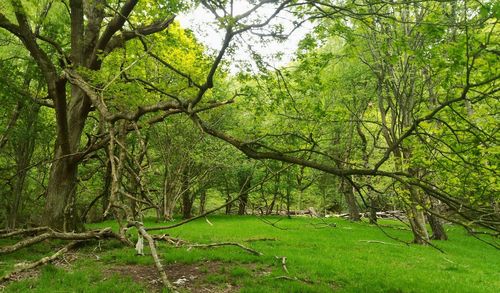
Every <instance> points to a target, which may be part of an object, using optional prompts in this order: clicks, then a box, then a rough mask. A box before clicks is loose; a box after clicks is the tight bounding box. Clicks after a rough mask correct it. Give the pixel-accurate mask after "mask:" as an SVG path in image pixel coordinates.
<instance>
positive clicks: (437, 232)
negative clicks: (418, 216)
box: [427, 214, 448, 240]
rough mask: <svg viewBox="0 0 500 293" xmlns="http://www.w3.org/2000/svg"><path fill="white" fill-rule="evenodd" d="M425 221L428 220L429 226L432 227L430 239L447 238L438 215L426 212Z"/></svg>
mask: <svg viewBox="0 0 500 293" xmlns="http://www.w3.org/2000/svg"><path fill="white" fill-rule="evenodd" d="M427 221H429V225H430V226H431V229H432V236H431V239H434V240H448V235H446V231H445V230H444V227H443V223H442V222H441V220H440V219H439V218H438V217H436V216H434V215H431V214H427Z"/></svg>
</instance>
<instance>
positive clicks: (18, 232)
mask: <svg viewBox="0 0 500 293" xmlns="http://www.w3.org/2000/svg"><path fill="white" fill-rule="evenodd" d="M47 230H49V228H48V227H36V228H29V229H19V230H5V231H0V238H8V237H13V236H17V235H23V234H30V233H38V232H45V231H47Z"/></svg>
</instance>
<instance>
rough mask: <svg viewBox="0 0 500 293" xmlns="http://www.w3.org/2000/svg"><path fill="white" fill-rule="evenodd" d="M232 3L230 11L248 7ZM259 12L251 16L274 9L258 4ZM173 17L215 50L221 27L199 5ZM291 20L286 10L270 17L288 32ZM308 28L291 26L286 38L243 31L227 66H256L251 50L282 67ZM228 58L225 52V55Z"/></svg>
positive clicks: (245, 4)
mask: <svg viewBox="0 0 500 293" xmlns="http://www.w3.org/2000/svg"><path fill="white" fill-rule="evenodd" d="M238 2H239V3H236V4H235V5H234V7H235V11H234V14H240V13H243V12H245V11H246V10H248V9H250V6H249V5H248V3H247V2H242V1H238ZM259 11H260V13H259V15H256V16H254V18H264V17H268V16H269V15H270V14H272V13H273V12H274V9H273V8H272V7H266V6H264V7H262V9H261V10H259ZM177 20H178V21H179V22H180V23H181V25H182V27H184V28H187V29H190V30H191V31H193V32H194V34H195V35H196V37H197V39H198V40H200V41H201V42H203V43H204V44H205V45H206V46H207V47H208V48H209V49H210V50H213V51H218V50H219V49H220V46H221V44H222V40H223V38H224V31H223V29H220V28H218V27H217V23H216V20H215V16H214V15H213V14H212V13H211V12H210V11H208V10H207V9H206V8H205V7H203V6H197V7H196V8H194V9H191V10H189V11H186V12H184V13H181V14H180V15H179V16H177ZM294 23H297V20H296V19H295V17H294V16H293V15H292V14H291V13H288V12H282V13H281V14H280V15H279V16H278V17H276V18H275V19H274V20H273V21H272V23H271V24H272V25H281V26H283V28H284V33H285V34H288V33H289V32H291V31H292V30H293V27H294ZM311 30H312V24H310V23H303V24H302V25H301V26H300V27H299V28H297V29H295V30H294V31H293V32H292V33H291V34H290V36H289V37H288V38H286V39H284V40H282V41H279V40H277V39H275V38H271V37H264V38H261V37H259V36H257V35H253V34H249V33H246V34H245V35H244V38H241V37H240V38H239V39H240V40H241V42H238V43H239V45H238V48H236V49H235V50H234V53H233V54H232V55H231V56H230V57H229V58H231V60H232V61H233V62H231V70H232V71H233V72H235V71H238V70H239V69H238V68H240V67H242V66H244V65H248V64H251V66H252V68H253V69H256V66H255V61H254V59H253V58H252V51H253V52H254V53H257V54H259V55H262V56H263V57H265V58H264V60H265V61H266V62H268V65H269V66H272V67H276V68H278V67H282V66H285V65H286V64H288V63H289V62H290V61H292V59H293V56H294V55H295V51H296V50H297V46H298V44H299V42H300V40H301V39H303V38H304V36H305V35H306V34H307V33H308V32H310V31H311ZM226 58H228V56H226Z"/></svg>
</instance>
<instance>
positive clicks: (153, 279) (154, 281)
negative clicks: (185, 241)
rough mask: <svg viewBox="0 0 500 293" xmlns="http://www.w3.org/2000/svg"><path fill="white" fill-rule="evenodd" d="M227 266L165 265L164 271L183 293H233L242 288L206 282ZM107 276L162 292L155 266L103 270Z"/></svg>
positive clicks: (215, 263)
mask: <svg viewBox="0 0 500 293" xmlns="http://www.w3.org/2000/svg"><path fill="white" fill-rule="evenodd" d="M223 267H227V264H225V263H223V262H218V261H206V262H201V263H195V264H184V263H171V264H165V265H164V269H165V272H166V274H167V277H168V279H169V280H170V282H172V283H173V284H174V285H175V286H176V287H177V288H178V289H179V290H180V291H181V292H196V293H198V292H200V293H215V292H217V293H219V292H220V293H231V292H237V291H238V290H239V289H240V288H239V287H238V286H237V285H236V284H232V283H225V284H217V285H216V284H211V283H209V282H206V277H207V276H208V275H211V274H218V273H220V272H221V270H222V268H223ZM103 272H104V274H105V276H107V277H111V276H112V275H114V274H118V275H120V276H123V277H130V278H132V280H134V281H135V282H138V283H142V284H143V285H145V286H146V287H147V288H149V289H151V290H152V291H156V292H159V291H161V288H162V284H161V281H160V279H159V277H158V272H157V271H156V268H155V266H154V265H147V266H145V265H117V266H113V267H109V268H107V269H105V270H103Z"/></svg>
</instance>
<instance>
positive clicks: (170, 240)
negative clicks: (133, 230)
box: [151, 234, 188, 246]
mask: <svg viewBox="0 0 500 293" xmlns="http://www.w3.org/2000/svg"><path fill="white" fill-rule="evenodd" d="M151 238H153V239H154V240H161V241H166V242H167V243H169V244H172V245H175V246H182V245H184V244H187V243H188V242H187V241H185V240H182V239H180V238H174V237H171V236H170V235H168V234H162V235H158V234H153V235H151Z"/></svg>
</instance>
